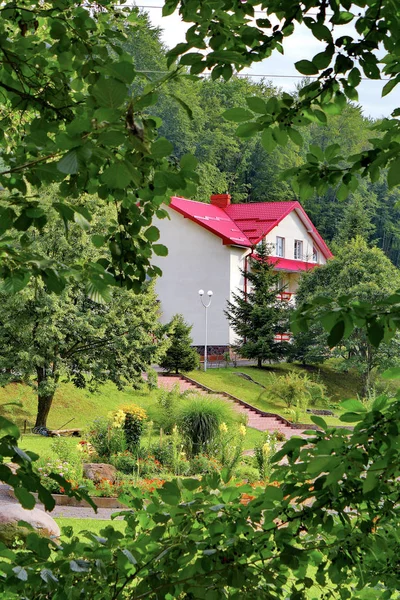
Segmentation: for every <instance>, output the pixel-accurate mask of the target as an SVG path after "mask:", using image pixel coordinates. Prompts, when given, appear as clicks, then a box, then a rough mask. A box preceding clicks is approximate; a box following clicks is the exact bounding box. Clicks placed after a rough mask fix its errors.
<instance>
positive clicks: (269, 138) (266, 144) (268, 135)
mask: <svg viewBox="0 0 400 600" xmlns="http://www.w3.org/2000/svg"><path fill="white" fill-rule="evenodd" d="M261 144H262V147H263V148H264V150H266V151H267V152H273V151H274V150H275V148H276V146H277V143H276V141H275V139H274V137H273V135H272V130H271V129H269V128H268V129H264V131H263V132H262V134H261Z"/></svg>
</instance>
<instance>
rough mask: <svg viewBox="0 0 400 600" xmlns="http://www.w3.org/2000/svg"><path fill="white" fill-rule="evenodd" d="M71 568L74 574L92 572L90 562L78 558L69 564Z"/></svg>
mask: <svg viewBox="0 0 400 600" xmlns="http://www.w3.org/2000/svg"><path fill="white" fill-rule="evenodd" d="M69 568H70V569H71V571H74V573H87V572H88V571H90V562H89V561H87V560H82V559H79V558H77V559H75V560H71V561H70V562H69Z"/></svg>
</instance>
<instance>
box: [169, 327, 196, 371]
mask: <svg viewBox="0 0 400 600" xmlns="http://www.w3.org/2000/svg"><path fill="white" fill-rule="evenodd" d="M169 328H170V333H169V334H168V338H169V341H170V345H169V348H168V349H167V351H166V353H165V355H164V356H163V357H162V358H161V360H160V367H162V368H163V369H165V370H166V371H175V373H179V371H183V372H185V371H193V369H196V368H197V367H198V366H199V355H198V353H197V352H196V350H195V349H194V348H192V346H191V344H192V341H193V340H192V338H191V337H190V332H191V330H192V327H191V325H188V324H187V323H186V322H185V320H184V318H183V315H175V316H174V317H173V319H172V321H171V322H170V324H169Z"/></svg>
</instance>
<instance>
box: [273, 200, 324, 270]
mask: <svg viewBox="0 0 400 600" xmlns="http://www.w3.org/2000/svg"><path fill="white" fill-rule="evenodd" d="M277 236H278V237H283V238H285V258H289V259H294V241H295V240H302V241H303V260H304V261H306V262H313V260H312V259H313V246H314V245H315V246H316V247H317V245H316V244H315V242H314V240H313V238H312V237H311V235H310V234H309V233H308V231H307V228H306V227H305V225H304V223H303V222H302V220H301V219H300V217H299V216H298V214H297V213H296V211H294V210H293V211H292V212H291V213H290V214H289V215H288V216H287V217H285V218H284V219H282V221H281V222H280V223H279V225H277V226H276V227H274V229H273V230H272V231H270V232H269V234H268V235H267V236H266V237H265V240H266V242H267V243H269V244H272V245H273V248H275V243H276V238H277ZM317 250H318V264H322V265H323V264H325V262H326V260H325V258H324V256H323V255H322V252H321V251H320V250H319V249H318V247H317ZM273 254H275V251H274V250H273Z"/></svg>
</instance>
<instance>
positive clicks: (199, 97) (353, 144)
mask: <svg viewBox="0 0 400 600" xmlns="http://www.w3.org/2000/svg"><path fill="white" fill-rule="evenodd" d="M161 34H162V32H161V30H160V29H158V28H155V27H152V26H151V24H150V22H149V17H148V16H147V14H146V13H141V19H140V26H139V27H138V28H137V30H136V33H135V34H134V35H131V39H130V42H129V43H128V44H127V47H126V50H128V51H129V52H131V53H132V55H133V57H134V61H135V65H136V68H137V70H138V71H142V72H143V85H144V84H145V83H147V82H148V80H152V79H157V78H158V77H160V72H164V71H165V72H167V70H168V68H167V58H166V52H167V48H166V47H165V46H164V45H163V43H162V41H161V38H162V35H161ZM307 83H309V79H307V78H304V80H303V81H302V82H301V83H299V85H298V91H300V89H301V87H302V86H304V85H306V84H307ZM280 93H281V90H280V89H279V87H276V86H275V85H273V83H272V82H271V81H267V80H261V81H257V80H253V79H251V78H249V77H245V76H236V77H233V78H231V79H230V80H229V81H223V80H221V79H219V80H216V81H212V80H211V79H210V78H209V77H207V76H204V77H203V78H201V79H198V78H197V77H192V76H190V75H187V77H181V78H180V79H179V80H177V81H173V82H171V83H169V84H168V85H167V86H166V87H164V88H163V90H162V91H160V94H159V101H158V103H157V105H156V106H153V107H149V109H148V110H149V112H150V113H151V114H153V115H155V116H157V117H159V118H160V119H162V125H161V127H160V130H159V131H160V134H161V135H163V136H165V137H166V138H167V139H168V140H169V141H170V142H171V143H172V145H173V156H174V157H175V159H176V160H177V161H178V160H179V159H180V158H181V157H182V156H183V155H184V154H186V153H188V152H190V153H192V154H193V155H194V156H195V157H196V158H197V160H198V162H199V164H198V168H197V172H198V175H199V178H200V182H199V185H198V188H197V194H196V197H195V198H192V199H194V200H198V201H202V202H208V201H209V196H210V194H212V193H223V192H226V191H228V192H229V193H230V194H231V196H232V201H233V202H268V201H284V200H294V199H298V194H297V193H296V191H295V189H293V186H292V182H291V178H290V177H285V175H284V173H285V171H286V170H288V169H291V168H292V167H295V166H298V165H300V164H302V163H303V162H304V161H305V160H306V158H307V156H308V157H309V156H310V154H309V153H310V148H311V149H312V148H313V146H319V147H320V148H321V149H322V150H325V149H326V148H327V147H328V146H330V145H333V144H338V145H339V146H340V147H341V152H342V153H343V155H344V156H345V157H348V156H352V155H354V154H356V153H358V152H361V151H362V150H365V149H367V148H369V143H368V139H369V138H370V137H372V135H373V136H374V137H375V136H376V137H379V135H380V134H379V132H374V131H373V128H374V126H375V125H377V124H378V121H373V120H372V119H370V118H367V117H365V116H364V115H363V112H362V108H361V107H360V106H359V105H358V104H356V103H354V102H350V101H349V102H348V103H347V106H346V107H345V109H344V110H343V111H342V112H341V114H338V115H328V117H327V123H326V124H325V123H321V122H316V123H313V124H311V126H310V127H308V128H306V129H305V130H304V131H303V132H302V136H303V138H304V141H305V144H304V145H303V146H300V147H299V146H297V145H296V144H295V143H294V142H293V141H292V140H291V139H288V140H287V143H286V145H285V146H281V145H277V146H276V147H275V148H271V147H268V144H265V142H264V145H263V140H262V136H261V134H258V135H256V136H254V137H251V138H247V139H246V138H239V137H237V136H236V135H235V131H236V126H237V123H234V122H230V121H228V120H225V119H224V118H223V117H222V116H221V115H222V114H223V113H224V111H226V110H228V109H231V108H236V107H243V108H247V103H246V99H247V98H249V97H254V96H257V97H261V98H264V99H266V100H268V99H270V98H271V97H272V96H275V95H278V96H279V94H280ZM265 146H267V147H265ZM340 196H341V195H340V193H339V194H338V190H337V186H336V187H331V188H330V189H329V190H328V192H327V193H325V194H324V195H317V194H315V193H313V195H312V196H311V197H310V198H307V199H304V200H301V201H302V204H303V206H304V208H305V209H306V211H307V213H308V214H309V215H310V217H311V219H312V220H313V222H314V224H315V225H316V227H317V228H318V230H319V231H320V233H321V235H322V236H323V237H324V239H325V240H326V241H327V243H328V244H332V242H335V243H336V242H337V243H339V244H342V243H343V242H346V241H349V240H351V239H352V238H354V237H355V236H357V235H359V236H362V237H363V238H364V239H365V240H366V241H367V242H369V243H370V244H371V245H374V246H377V247H378V248H381V249H382V250H383V251H384V252H385V254H386V255H387V256H388V257H389V258H390V259H391V261H392V262H393V263H394V264H395V265H396V266H399V264H400V226H399V216H400V206H398V203H399V200H400V192H399V189H398V188H394V189H388V184H387V180H386V174H385V173H383V174H382V176H381V177H380V178H379V180H378V181H376V182H375V183H371V182H370V181H369V180H368V181H367V180H365V179H362V180H361V181H360V183H359V187H358V189H357V190H356V191H355V192H354V193H351V194H350V195H349V196H348V197H346V198H341V197H340Z"/></svg>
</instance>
